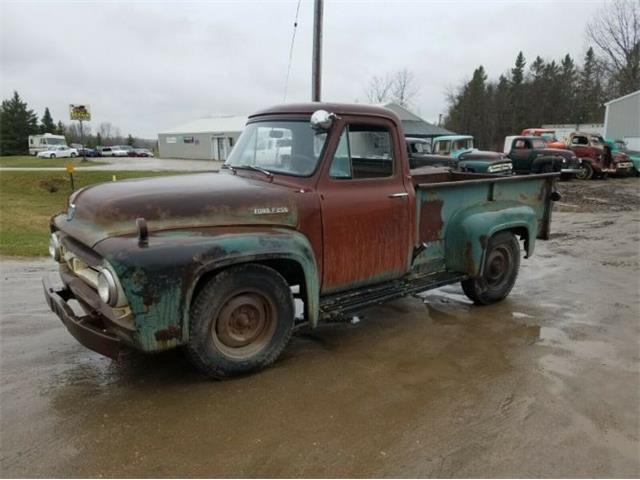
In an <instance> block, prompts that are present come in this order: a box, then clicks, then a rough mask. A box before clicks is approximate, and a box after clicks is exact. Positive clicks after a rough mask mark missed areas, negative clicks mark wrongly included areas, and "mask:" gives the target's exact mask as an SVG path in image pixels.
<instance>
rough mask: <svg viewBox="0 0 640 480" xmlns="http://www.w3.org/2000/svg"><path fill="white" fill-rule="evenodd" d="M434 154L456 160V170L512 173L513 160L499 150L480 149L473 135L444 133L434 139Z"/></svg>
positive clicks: (501, 173)
mask: <svg viewBox="0 0 640 480" xmlns="http://www.w3.org/2000/svg"><path fill="white" fill-rule="evenodd" d="M431 151H432V153H433V154H434V155H440V156H443V155H444V156H448V157H450V158H452V159H453V160H454V161H456V167H455V169H456V170H459V171H461V172H471V173H497V174H500V175H511V173H512V165H511V160H510V159H508V158H505V156H504V155H502V154H501V153H498V152H489V151H483V150H478V149H477V148H474V146H473V136H471V135H443V136H440V137H436V138H434V139H433V144H432V148H431Z"/></svg>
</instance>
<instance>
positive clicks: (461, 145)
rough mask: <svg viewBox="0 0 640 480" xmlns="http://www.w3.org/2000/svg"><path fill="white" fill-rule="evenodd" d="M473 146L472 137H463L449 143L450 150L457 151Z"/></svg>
mask: <svg viewBox="0 0 640 480" xmlns="http://www.w3.org/2000/svg"><path fill="white" fill-rule="evenodd" d="M472 148H473V138H463V139H460V140H454V141H453V144H452V145H451V151H452V152H457V151H458V150H470V149H472Z"/></svg>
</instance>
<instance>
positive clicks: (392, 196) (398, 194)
mask: <svg viewBox="0 0 640 480" xmlns="http://www.w3.org/2000/svg"><path fill="white" fill-rule="evenodd" d="M408 196H409V194H408V193H407V192H402V193H390V194H389V198H403V197H408Z"/></svg>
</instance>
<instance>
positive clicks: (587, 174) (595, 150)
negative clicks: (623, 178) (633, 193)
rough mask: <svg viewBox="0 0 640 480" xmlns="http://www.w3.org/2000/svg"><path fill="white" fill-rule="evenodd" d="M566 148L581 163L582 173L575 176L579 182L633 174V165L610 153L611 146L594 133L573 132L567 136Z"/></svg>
mask: <svg viewBox="0 0 640 480" xmlns="http://www.w3.org/2000/svg"><path fill="white" fill-rule="evenodd" d="M567 148H568V149H570V150H571V151H572V152H573V153H575V154H576V156H578V157H579V158H580V160H581V162H582V164H581V165H582V171H581V173H579V174H578V175H577V178H579V179H581V180H588V179H590V178H601V177H604V176H606V175H607V174H612V175H629V174H631V173H633V163H631V162H630V161H629V157H628V156H627V155H626V154H625V153H623V152H618V153H616V154H615V155H614V154H612V152H611V146H610V145H609V144H607V142H606V141H605V140H604V138H602V136H601V135H598V134H595V133H585V132H573V133H572V134H571V135H569V140H568V143H567Z"/></svg>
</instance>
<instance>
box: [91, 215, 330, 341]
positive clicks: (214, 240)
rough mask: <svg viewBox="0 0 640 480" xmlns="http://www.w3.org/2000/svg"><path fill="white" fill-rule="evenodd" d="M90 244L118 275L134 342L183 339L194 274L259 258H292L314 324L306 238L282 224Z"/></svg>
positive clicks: (314, 276) (313, 276)
mask: <svg viewBox="0 0 640 480" xmlns="http://www.w3.org/2000/svg"><path fill="white" fill-rule="evenodd" d="M94 248H95V250H96V251H97V252H98V253H99V254H100V255H102V256H103V257H104V258H105V259H106V260H107V261H108V262H109V263H110V264H111V265H112V266H113V269H114V270H115V272H116V273H117V275H118V278H119V279H120V282H121V284H122V288H123V291H124V293H125V295H126V297H127V300H128V302H129V307H130V308H131V312H132V314H133V317H134V321H135V334H134V343H135V346H136V347H138V348H140V349H141V350H144V351H159V350H166V349H169V348H172V347H175V346H178V345H181V344H184V343H186V342H187V340H188V338H189V308H190V305H191V299H192V296H193V294H194V291H195V288H196V285H197V283H198V280H199V279H201V278H202V276H203V275H205V274H207V273H209V272H212V271H214V270H218V269H221V268H225V267H229V266H231V265H235V264H240V263H248V262H259V261H264V260H278V259H287V260H292V261H295V262H296V263H297V264H298V265H299V266H300V268H301V269H302V271H303V273H304V278H305V288H304V292H306V298H305V299H304V300H305V304H306V310H307V315H308V320H309V322H310V323H311V324H312V325H315V324H317V320H318V311H319V292H320V288H319V279H318V271H317V266H316V263H315V256H314V253H313V249H312V247H311V245H310V243H309V241H308V240H307V238H306V237H305V236H304V235H303V234H301V233H300V232H297V231H295V230H290V229H286V228H268V227H265V228H258V229H256V228H251V227H237V228H233V227H225V228H211V229H201V230H189V231H164V232H157V233H154V234H153V235H151V236H149V242H148V246H143V247H141V246H139V245H138V240H137V238H135V237H132V236H128V237H112V238H108V239H105V240H103V241H102V242H100V243H98V244H97V245H96V246H95V247H94Z"/></svg>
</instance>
